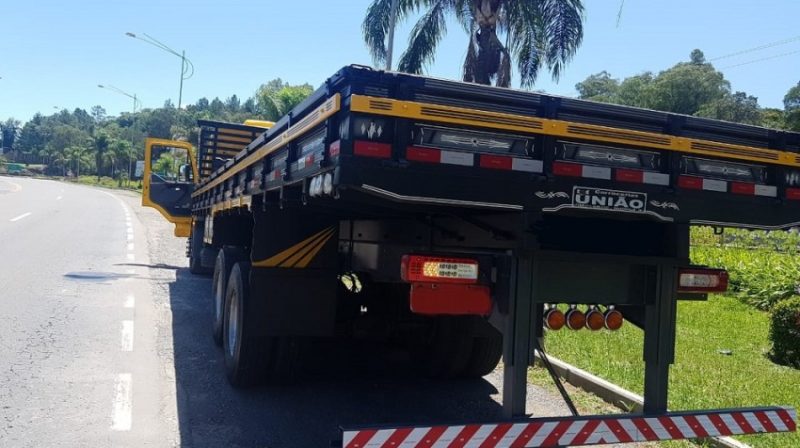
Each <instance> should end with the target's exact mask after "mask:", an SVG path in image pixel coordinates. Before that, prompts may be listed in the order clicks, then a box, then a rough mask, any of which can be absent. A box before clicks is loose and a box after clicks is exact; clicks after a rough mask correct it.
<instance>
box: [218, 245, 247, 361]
mask: <svg viewBox="0 0 800 448" xmlns="http://www.w3.org/2000/svg"><path fill="white" fill-rule="evenodd" d="M242 259H244V252H243V251H241V250H240V249H237V248H234V247H223V248H222V249H220V251H219V252H218V253H217V260H216V262H215V263H214V276H213V278H212V280H211V292H212V294H213V297H214V315H213V316H214V317H213V322H212V326H211V334H212V336H213V337H214V342H215V343H216V344H217V345H220V346H221V345H222V330H223V326H224V325H223V323H224V321H225V295H226V293H227V290H228V278H229V277H230V275H231V270H232V269H233V265H234V264H235V263H236V262H238V261H241V260H242Z"/></svg>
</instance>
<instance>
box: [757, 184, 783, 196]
mask: <svg viewBox="0 0 800 448" xmlns="http://www.w3.org/2000/svg"><path fill="white" fill-rule="evenodd" d="M755 194H756V196H767V197H771V198H777V197H778V187H776V186H774V185H756V189H755Z"/></svg>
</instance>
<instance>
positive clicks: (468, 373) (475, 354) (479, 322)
mask: <svg viewBox="0 0 800 448" xmlns="http://www.w3.org/2000/svg"><path fill="white" fill-rule="evenodd" d="M472 325H473V334H474V335H475V338H474V339H473V340H472V354H471V355H470V358H469V361H468V362H467V365H466V367H465V368H464V371H463V374H462V376H463V377H464V378H480V377H482V376H485V375H488V374H490V373H492V371H494V369H495V367H497V364H498V363H499V362H500V358H502V357H503V334H502V333H500V332H499V331H498V330H497V329H496V328H494V327H493V326H492V325H491V324H489V322H486V321H485V320H483V319H481V318H475V319H473V324H472Z"/></svg>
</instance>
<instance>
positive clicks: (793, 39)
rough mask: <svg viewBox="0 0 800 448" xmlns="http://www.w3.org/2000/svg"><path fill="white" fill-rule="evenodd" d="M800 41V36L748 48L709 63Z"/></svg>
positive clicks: (710, 60)
mask: <svg viewBox="0 0 800 448" xmlns="http://www.w3.org/2000/svg"><path fill="white" fill-rule="evenodd" d="M798 40H800V36H795V37H790V38H788V39H783V40H778V41H775V42H770V43H768V44H763V45H759V46H757V47H753V48H748V49H746V50H740V51H736V52H733V53H728V54H725V55H722V56H717V57H715V58H712V59H708V62H713V61H718V60H720V59H727V58H732V57H734V56H739V55H742V54H747V53H753V52H755V51H761V50H765V49H767V48H772V47H778V46H781V45H786V44H788V43H792V42H796V41H798Z"/></svg>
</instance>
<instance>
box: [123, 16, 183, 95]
mask: <svg viewBox="0 0 800 448" xmlns="http://www.w3.org/2000/svg"><path fill="white" fill-rule="evenodd" d="M125 35H126V36H128V37H131V38H133V39H137V40H140V41H142V42H144V43H146V44H150V45H152V46H154V47H156V48H159V49H161V50H163V51H166V52H167V53H170V54H173V55H175V56H177V57H179V58H181V80H180V87H179V89H178V110H180V108H181V105H182V104H183V81H184V80H187V79H189V78H191V77H192V76H193V75H194V64H192V61H190V60H189V59H187V58H186V50H182V51H181V52H180V53H178V52H177V51H175V50H173V49H172V48H170V47H168V46H167V45H166V44H164V43H163V42H161V41H159V40H158V39H156V38H155V37H153V36H150V35H149V34H147V33H142V35H143V36H144V37H140V36H137V35H136V34H134V33H131V32H127V33H125Z"/></svg>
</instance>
